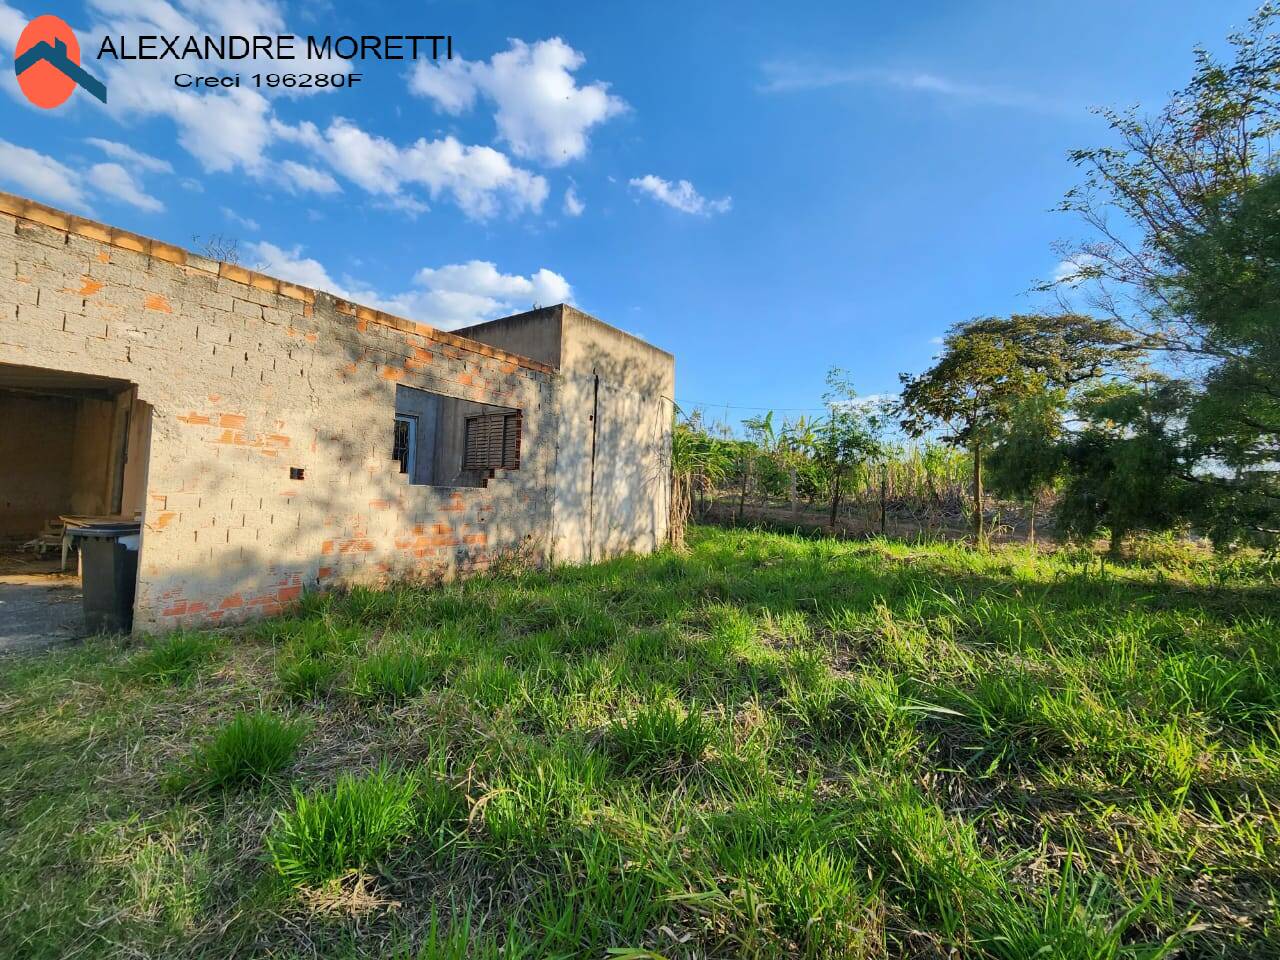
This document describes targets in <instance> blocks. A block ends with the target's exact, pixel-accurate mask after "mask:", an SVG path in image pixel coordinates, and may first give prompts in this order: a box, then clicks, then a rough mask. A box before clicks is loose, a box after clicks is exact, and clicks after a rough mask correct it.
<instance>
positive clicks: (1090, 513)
mask: <svg viewBox="0 0 1280 960" xmlns="http://www.w3.org/2000/svg"><path fill="white" fill-rule="evenodd" d="M1186 399H1187V398H1186V385H1185V384H1184V383H1182V382H1180V381H1177V380H1171V379H1167V378H1160V377H1151V378H1148V379H1147V380H1145V381H1144V382H1139V383H1117V382H1111V383H1106V384H1101V385H1098V386H1096V387H1094V388H1093V389H1091V390H1088V391H1086V392H1085V393H1083V394H1082V396H1081V397H1080V398H1079V400H1078V401H1077V403H1076V407H1075V414H1076V417H1077V418H1078V419H1079V420H1080V422H1081V424H1082V426H1081V429H1080V430H1079V431H1078V432H1076V433H1075V434H1074V435H1073V436H1072V437H1071V438H1070V439H1069V440H1067V441H1066V442H1065V443H1064V444H1063V446H1062V458H1063V467H1064V476H1065V479H1064V483H1063V489H1062V496H1061V499H1060V500H1059V503H1058V516H1057V524H1058V528H1059V530H1060V531H1061V532H1062V533H1064V534H1067V535H1069V536H1077V537H1083V538H1089V537H1093V536H1095V535H1096V534H1097V533H1098V532H1099V531H1101V530H1102V529H1104V528H1105V529H1106V530H1107V531H1108V532H1109V533H1110V537H1111V544H1110V552H1111V554H1112V555H1118V554H1119V553H1120V550H1121V546H1122V544H1123V542H1124V538H1125V537H1126V536H1127V535H1128V534H1129V533H1132V532H1134V531H1137V530H1148V531H1160V530H1168V529H1171V528H1173V527H1175V526H1177V525H1178V524H1179V523H1180V522H1181V518H1182V517H1183V516H1184V514H1185V512H1186V509H1187V500H1188V498H1189V496H1190V495H1191V494H1190V491H1189V489H1188V484H1187V483H1186V481H1185V480H1184V479H1183V475H1184V474H1185V471H1186V460H1187V453H1186V449H1185V447H1184V446H1183V444H1182V441H1181V437H1180V435H1179V424H1180V422H1181V417H1182V411H1183V409H1184V408H1185V404H1186Z"/></svg>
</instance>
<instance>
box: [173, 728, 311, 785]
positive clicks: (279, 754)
mask: <svg viewBox="0 0 1280 960" xmlns="http://www.w3.org/2000/svg"><path fill="white" fill-rule="evenodd" d="M309 728H310V723H309V722H308V721H306V720H301V719H294V720H289V719H286V718H285V717H281V716H279V715H278V714H275V713H271V712H269V711H266V710H257V711H254V712H252V713H241V714H238V715H237V716H236V717H235V719H233V720H232V721H231V722H230V723H228V724H227V725H226V726H224V727H223V728H222V729H221V730H219V731H218V732H217V733H216V734H214V736H213V739H211V740H209V741H208V742H207V743H204V744H201V745H200V746H199V747H198V748H197V749H196V750H194V751H193V752H192V753H191V755H190V756H189V757H188V758H186V760H185V761H184V762H183V764H182V766H181V767H180V768H179V769H178V770H177V771H175V775H174V777H173V778H172V781H171V782H172V784H173V785H174V786H177V787H178V788H180V789H195V790H206V791H209V790H225V789H228V788H232V787H238V786H241V785H243V784H246V783H261V782H262V781H264V780H266V779H267V778H268V777H270V776H271V775H272V774H275V773H278V772H279V771H281V770H284V769H285V768H286V767H288V766H289V764H290V763H292V762H293V759H294V755H295V754H296V753H297V751H298V746H299V744H301V743H302V740H303V738H304V737H305V736H306V735H307V730H308V729H309Z"/></svg>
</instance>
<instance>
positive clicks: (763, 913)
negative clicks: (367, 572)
mask: <svg viewBox="0 0 1280 960" xmlns="http://www.w3.org/2000/svg"><path fill="white" fill-rule="evenodd" d="M1165 553H1167V556H1164V557H1157V558H1155V559H1152V560H1150V561H1149V562H1146V563H1143V564H1136V565H1133V566H1127V567H1114V566H1110V565H1108V566H1106V567H1101V568H1100V567H1099V565H1098V562H1097V560H1096V559H1095V560H1093V561H1092V562H1089V561H1087V560H1086V559H1085V558H1082V557H1076V556H1069V555H1065V554H1059V555H1051V556H1043V557H1033V556H1032V555H1031V554H1030V553H1028V552H1024V551H1022V550H1012V549H1010V550H1000V551H996V552H993V553H991V554H989V555H981V554H977V553H974V552H971V551H968V550H966V549H965V548H963V547H959V546H928V545H908V544H900V543H896V544H895V543H878V542H868V543H849V542H843V543H842V542H833V541H828V540H806V539H801V538H796V537H788V536H779V535H772V534H766V533H755V532H747V531H724V530H712V529H705V528H704V529H698V530H695V531H694V532H693V535H692V538H691V547H690V551H689V552H688V553H687V554H686V555H679V556H677V555H672V554H663V555H658V556H653V557H648V558H628V559H622V560H618V561H616V562H611V563H607V564H603V565H600V566H596V567H591V568H583V569H564V570H557V571H554V572H551V573H527V572H515V571H513V572H509V573H507V574H505V575H495V576H493V577H488V578H481V579H476V580H472V581H469V582H467V583H463V584H459V585H454V586H449V587H445V588H440V589H434V590H422V589H413V588H402V589H397V590H392V591H389V592H385V593H377V592H371V591H358V592H355V593H353V594H351V595H349V596H345V597H341V598H338V597H329V598H322V597H311V598H308V599H307V601H306V602H305V603H304V604H303V606H302V607H301V609H300V610H299V611H298V612H297V614H296V615H295V616H293V617H290V618H285V619H280V620H276V621H273V622H270V623H267V624H265V625H260V626H259V627H256V628H253V629H250V630H246V631H244V632H243V633H240V634H224V635H214V634H178V635H174V636H171V637H167V638H157V639H154V640H148V641H145V642H143V643H136V644H132V645H130V644H124V643H123V642H121V641H115V640H99V641H92V642H89V643H87V644H85V645H84V646H83V647H81V648H76V649H71V650H59V651H54V652H50V653H47V654H44V655H41V656H37V657H27V658H24V659H17V660H9V661H6V662H4V663H3V664H0V956H5V957H70V956H81V955H84V956H156V955H180V956H196V955H198V956H202V957H203V956H210V957H223V956H225V957H232V956H237V957H238V956H245V955H251V954H254V955H262V954H267V955H272V956H314V955H323V956H370V957H372V956H378V957H383V956H405V957H411V956H416V957H423V958H437V957H442V958H444V957H447V958H463V957H468V958H470V957H480V958H485V957H491V958H497V957H503V958H519V957H544V956H566V957H568V956H575V957H576V956H581V957H605V956H609V955H610V952H611V951H612V952H613V954H614V955H620V956H630V957H649V956H661V957H669V958H676V957H702V956H724V957H730V956H732V957H737V956H743V957H755V956H760V957H783V956H787V957H789V956H806V957H846V956H848V957H898V956H912V957H948V956H964V957H969V956H991V957H1008V958H1014V957H1018V958H1022V957H1043V958H1058V957H1066V958H1085V957H1090V958H1094V957H1096V958H1106V957H1129V956H1132V957H1159V956H1174V955H1177V956H1196V957H1201V956H1206V957H1215V956H1229V957H1261V956H1267V955H1270V956H1278V955H1280V907H1278V906H1277V901H1276V897H1277V893H1278V891H1280V721H1278V720H1277V708H1278V707H1280V602H1278V601H1280V588H1278V587H1277V582H1276V581H1277V568H1276V567H1275V566H1271V567H1268V566H1267V565H1266V564H1264V563H1263V562H1262V561H1258V560H1255V561H1248V562H1245V561H1236V562H1227V561H1215V560H1212V559H1200V560H1186V559H1185V558H1184V557H1183V555H1182V553H1181V551H1179V550H1175V549H1169V550H1167V551H1165Z"/></svg>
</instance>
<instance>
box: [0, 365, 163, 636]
mask: <svg viewBox="0 0 1280 960" xmlns="http://www.w3.org/2000/svg"><path fill="white" fill-rule="evenodd" d="M0 424H3V428H2V429H0V652H8V651H10V650H22V649H34V648H39V647H41V646H46V645H49V644H52V643H57V642H59V641H66V640H70V639H73V638H75V637H79V636H83V635H85V633H86V632H87V630H86V626H85V620H84V616H83V613H82V606H81V594H82V579H81V574H80V563H79V542H80V541H79V539H78V538H77V536H76V531H79V530H84V529H88V528H90V527H92V526H93V525H95V524H96V525H99V526H102V525H106V526H111V525H114V526H115V527H116V529H129V528H130V527H131V525H132V524H135V523H137V524H140V523H141V520H142V512H143V507H144V504H145V500H146V488H147V461H148V454H149V450H150V441H151V407H150V406H149V405H148V404H146V403H144V402H142V401H141V400H139V399H138V390H137V386H136V385H135V384H133V383H130V382H129V381H127V380H117V379H113V378H110V377H98V376H93V375H90V374H81V373H70V372H68V371H63V370H54V369H47V368H43V367H27V366H19V365H17V364H6V363H0ZM138 545H139V544H138V542H137V540H136V538H135V540H134V541H133V543H132V547H133V548H134V549H135V550H136V549H137V548H138ZM132 602H133V598H132V597H129V598H128V599H127V603H128V604H129V605H130V606H131V605H132Z"/></svg>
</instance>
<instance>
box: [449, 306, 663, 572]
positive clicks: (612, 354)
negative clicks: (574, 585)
mask: <svg viewBox="0 0 1280 960" xmlns="http://www.w3.org/2000/svg"><path fill="white" fill-rule="evenodd" d="M460 332H462V333H465V334H466V335H467V336H469V337H474V338H475V339H478V340H482V341H484V342H486V343H491V344H493V345H495V346H500V347H503V348H504V349H517V348H518V349H522V350H527V351H528V352H529V353H530V355H532V356H536V357H539V358H540V359H543V360H547V361H549V362H554V363H556V364H557V365H558V367H559V373H560V394H561V398H560V399H561V402H560V419H559V424H558V427H557V434H556V446H557V460H556V478H555V484H554V486H555V494H554V505H553V509H552V514H553V515H552V550H553V556H554V559H555V560H556V562H563V563H581V562H589V561H595V560H603V559H607V558H609V557H614V556H618V555H619V554H622V553H627V552H633V551H634V552H648V551H650V550H654V549H657V547H659V546H661V545H662V544H663V543H664V542H665V540H666V536H667V523H668V510H669V503H670V494H671V460H670V455H671V428H672V415H673V400H672V398H673V397H674V395H675V361H674V359H673V358H672V356H671V354H669V353H667V352H666V351H665V350H660V349H658V348H657V347H654V346H652V345H651V344H648V343H646V342H645V341H643V340H640V339H639V338H637V337H634V336H632V335H630V334H628V333H625V332H624V331H622V330H618V329H617V328H615V327H611V326H609V325H608V324H606V323H602V322H601V321H599V320H597V319H596V318H595V317H592V316H590V315H588V314H585V313H583V312H582V311H580V310H577V309H575V308H573V307H570V306H567V305H565V304H558V305H556V306H553V307H545V308H542V309H539V310H532V311H530V312H528V313H522V314H517V315H516V316H513V317H505V318H503V319H501V320H493V321H491V322H489V323H484V324H479V325H477V326H474V327H468V328H467V329H466V330H463V331H460Z"/></svg>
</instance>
